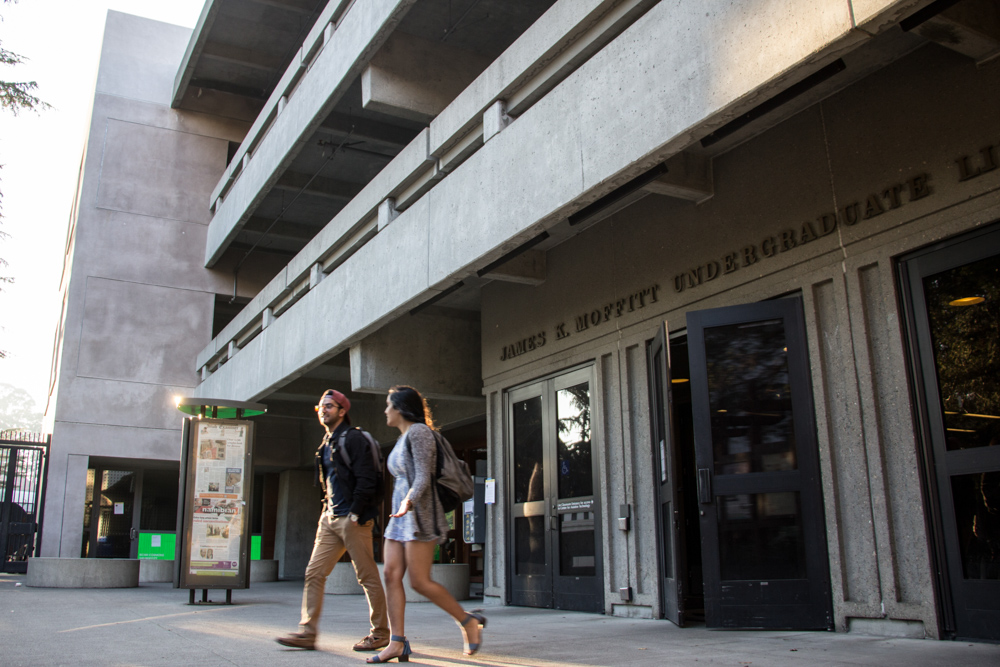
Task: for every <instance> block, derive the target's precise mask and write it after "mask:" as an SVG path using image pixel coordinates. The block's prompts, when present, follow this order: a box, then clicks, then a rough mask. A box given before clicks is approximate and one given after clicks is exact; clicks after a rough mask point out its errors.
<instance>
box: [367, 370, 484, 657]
mask: <svg viewBox="0 0 1000 667" xmlns="http://www.w3.org/2000/svg"><path fill="white" fill-rule="evenodd" d="M385 404H386V407H385V422H386V424H387V425H389V426H393V427H395V428H398V429H399V433H400V435H399V439H397V440H396V445H395V447H393V449H392V452H390V453H389V458H388V459H387V461H386V463H387V466H388V468H389V472H391V473H392V475H393V477H394V478H395V480H396V483H395V487H394V488H393V491H392V509H393V512H392V514H390V515H389V525H387V526H386V528H385V550H384V556H385V569H384V577H385V597H386V603H387V605H388V608H389V630H390V632H391V633H392V635H391V637H390V642H389V645H388V646H386V647H385V648H384V649H383V650H382V651H381V652H380V653H379V654H378V655H376V656H373V657H371V658H369V659H368V662H370V663H377V662H388V661H389V660H392V659H393V658H398V659H399V662H409V659H410V643H409V642H408V641H406V636H405V634H404V627H403V625H404V616H405V613H406V593H405V592H404V590H403V575H404V574H406V573H407V572H409V573H410V586H412V587H413V590H415V591H416V592H418V593H420V594H421V595H423V596H424V597H426V598H427V599H429V600H430V601H431V602H433V603H434V604H436V605H437V606H439V607H441V609H443V610H445V611H446V612H447V613H448V614H449V615H450V616H451V617H452V618H454V619H455V622H456V623H458V626H459V627H460V628H461V629H462V635H463V638H464V641H465V643H464V649H465V655H472V654H473V653H475V652H476V651H478V650H479V646H480V644H481V643H482V632H483V628H484V627H486V618H485V617H484V616H482V615H481V614H477V613H467V612H466V611H465V610H464V609H462V606H461V605H460V604H459V603H458V601H457V600H455V598H453V597H452V596H451V593H449V592H448V590H447V589H446V588H445V587H444V586H442V585H441V584H439V583H437V582H435V581H434V580H433V579H431V563H432V562H433V560H434V546H435V545H437V544H440V543H442V542H444V540H445V534H446V533H447V532H448V521H447V519H446V518H445V515H444V509H443V508H442V507H441V502H440V500H439V499H438V497H437V489H436V484H435V481H434V473H435V469H436V464H437V441H436V440H435V438H434V433H433V432H432V431H431V429H432V428H433V426H434V423H433V421H432V419H431V412H430V409H429V408H428V407H427V401H425V400H424V397H423V396H421V395H420V393H419V392H418V391H417V390H416V389H414V388H413V387H407V386H396V387H393V388H392V389H390V390H389V395H388V396H387V397H386V399H385Z"/></svg>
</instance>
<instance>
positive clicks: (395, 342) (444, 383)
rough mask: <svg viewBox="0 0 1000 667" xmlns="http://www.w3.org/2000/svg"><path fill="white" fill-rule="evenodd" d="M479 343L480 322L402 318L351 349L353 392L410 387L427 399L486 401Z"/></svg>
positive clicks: (426, 314) (420, 315)
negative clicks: (400, 385)
mask: <svg viewBox="0 0 1000 667" xmlns="http://www.w3.org/2000/svg"><path fill="white" fill-rule="evenodd" d="M472 315H476V314H475V313H472ZM479 341H480V325H479V319H478V317H471V316H470V317H463V316H461V315H455V316H448V315H439V314H436V313H431V312H422V313H418V314H416V315H403V316H402V317H400V318H399V319H398V320H396V321H395V322H392V323H391V324H388V325H387V326H385V327H383V328H382V329H380V330H379V331H376V332H375V333H373V334H372V335H370V336H368V337H367V338H365V339H364V340H363V341H361V342H360V343H358V344H356V345H353V346H351V391H357V392H364V393H371V394H384V393H385V392H386V391H387V390H388V389H389V387H391V386H393V385H397V384H408V385H412V386H414V387H416V388H417V389H419V390H420V392H421V393H422V394H424V396H427V397H433V398H444V399H453V400H456V399H457V400H474V401H477V402H479V401H482V386H483V382H482V359H481V356H480V343H479Z"/></svg>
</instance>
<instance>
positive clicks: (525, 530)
mask: <svg viewBox="0 0 1000 667" xmlns="http://www.w3.org/2000/svg"><path fill="white" fill-rule="evenodd" d="M514 545H515V547H516V549H515V552H516V553H515V556H514V572H515V574H546V569H545V517H544V516H528V517H518V518H516V519H514Z"/></svg>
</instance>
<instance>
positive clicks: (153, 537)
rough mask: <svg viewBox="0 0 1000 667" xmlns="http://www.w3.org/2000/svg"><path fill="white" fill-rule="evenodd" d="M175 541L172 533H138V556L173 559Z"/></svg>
mask: <svg viewBox="0 0 1000 667" xmlns="http://www.w3.org/2000/svg"><path fill="white" fill-rule="evenodd" d="M175 543H176V536H175V535H174V534H173V533H139V558H144V559H146V560H173V559H174V545H175Z"/></svg>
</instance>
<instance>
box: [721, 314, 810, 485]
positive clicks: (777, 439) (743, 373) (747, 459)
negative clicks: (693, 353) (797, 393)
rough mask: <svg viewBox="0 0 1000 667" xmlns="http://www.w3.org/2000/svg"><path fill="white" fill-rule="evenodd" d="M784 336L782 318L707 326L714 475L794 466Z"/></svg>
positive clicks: (773, 469) (769, 470)
mask: <svg viewBox="0 0 1000 667" xmlns="http://www.w3.org/2000/svg"><path fill="white" fill-rule="evenodd" d="M785 340H786V339H785V328H784V324H783V322H782V321H781V320H768V321H765V322H753V323H750V324H735V325H728V326H722V327H712V328H709V329H706V330H705V354H706V358H707V359H708V360H709V361H708V367H707V370H708V391H709V409H710V411H711V417H712V445H713V448H714V453H715V474H717V475H733V474H740V473H752V472H772V471H781V470H794V469H795V468H796V466H797V463H796V460H795V429H794V426H793V424H792V401H791V399H792V394H791V387H790V386H789V383H788V349H787V347H786V342H785Z"/></svg>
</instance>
